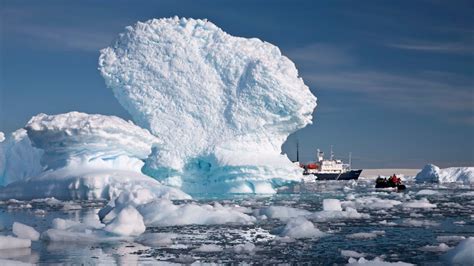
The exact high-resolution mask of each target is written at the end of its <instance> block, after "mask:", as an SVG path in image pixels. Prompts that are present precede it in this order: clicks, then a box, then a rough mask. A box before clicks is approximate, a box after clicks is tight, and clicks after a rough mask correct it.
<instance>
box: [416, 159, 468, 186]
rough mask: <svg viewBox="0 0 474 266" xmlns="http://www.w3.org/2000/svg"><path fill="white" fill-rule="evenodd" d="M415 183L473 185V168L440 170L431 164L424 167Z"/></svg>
mask: <svg viewBox="0 0 474 266" xmlns="http://www.w3.org/2000/svg"><path fill="white" fill-rule="evenodd" d="M415 180H416V182H417V183H423V182H428V183H451V182H460V183H464V184H474V167H450V168H444V169H440V168H439V167H438V166H436V165H433V164H428V165H426V166H425V167H424V168H423V169H422V170H421V171H420V172H419V173H418V174H417V175H416V177H415Z"/></svg>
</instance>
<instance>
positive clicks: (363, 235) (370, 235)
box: [346, 231, 385, 240]
mask: <svg viewBox="0 0 474 266" xmlns="http://www.w3.org/2000/svg"><path fill="white" fill-rule="evenodd" d="M384 234H385V232H384V231H372V232H370V233H364V232H361V233H354V234H349V235H347V236H346V238H348V239H357V240H361V239H374V238H376V237H378V236H381V235H384Z"/></svg>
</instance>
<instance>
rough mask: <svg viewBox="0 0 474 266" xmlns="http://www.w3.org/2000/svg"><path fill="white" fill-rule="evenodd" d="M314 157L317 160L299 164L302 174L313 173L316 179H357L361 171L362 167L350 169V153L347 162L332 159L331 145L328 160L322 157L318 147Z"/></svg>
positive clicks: (322, 154)
mask: <svg viewBox="0 0 474 266" xmlns="http://www.w3.org/2000/svg"><path fill="white" fill-rule="evenodd" d="M298 157H299V156H298ZM298 159H299V158H298ZM316 159H317V161H316V162H313V163H308V164H300V167H301V168H303V175H306V176H307V175H314V176H315V179H316V180H352V179H354V180H357V179H358V178H359V176H360V174H361V173H362V169H357V170H353V169H351V156H350V154H349V164H344V163H343V162H342V161H341V160H336V159H334V153H333V151H332V146H331V157H330V159H329V160H326V159H324V153H323V152H321V151H320V150H319V149H318V150H317V158H316Z"/></svg>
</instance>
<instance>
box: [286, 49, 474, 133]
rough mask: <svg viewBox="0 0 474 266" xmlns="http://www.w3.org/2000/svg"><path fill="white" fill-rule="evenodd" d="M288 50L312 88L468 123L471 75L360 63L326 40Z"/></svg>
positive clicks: (473, 89)
mask: <svg viewBox="0 0 474 266" xmlns="http://www.w3.org/2000/svg"><path fill="white" fill-rule="evenodd" d="M288 54H289V56H290V58H292V59H293V60H295V61H296V62H297V64H298V65H300V64H303V65H304V66H305V67H304V68H303V72H302V73H301V74H302V77H303V79H304V80H305V81H306V82H307V83H308V84H310V85H311V86H313V87H314V88H316V91H317V90H325V91H339V92H348V93H352V94H356V95H360V96H361V98H362V99H364V101H365V102H366V103H367V104H378V105H383V106H389V107H391V108H403V109H405V110H410V111H414V112H418V113H423V114H430V113H435V114H440V113H442V114H445V115H444V117H443V119H448V120H452V121H453V122H459V123H466V124H472V121H473V120H474V119H473V118H474V78H473V77H471V76H466V75H461V74H456V73H451V72H441V71H432V70H429V69H428V70H425V69H420V70H414V69H410V70H408V71H407V72H400V71H398V72H396V71H390V70H387V69H385V70H380V69H377V68H375V67H371V66H370V65H369V66H367V65H364V64H362V63H361V61H362V60H360V58H358V56H357V55H356V53H355V52H353V51H351V50H350V49H347V48H344V47H342V48H338V46H335V45H333V46H331V45H329V44H324V45H320V44H313V45H310V46H307V47H306V48H304V47H303V48H299V49H296V50H295V51H289V52H288ZM320 59H322V60H320ZM332 59H333V60H332ZM318 60H320V61H318ZM452 117H456V118H455V119H451V118H452ZM454 120H456V121H454Z"/></svg>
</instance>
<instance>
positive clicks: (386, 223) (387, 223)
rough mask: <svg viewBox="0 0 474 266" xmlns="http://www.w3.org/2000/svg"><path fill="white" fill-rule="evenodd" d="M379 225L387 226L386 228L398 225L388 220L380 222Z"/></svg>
mask: <svg viewBox="0 0 474 266" xmlns="http://www.w3.org/2000/svg"><path fill="white" fill-rule="evenodd" d="M379 224H382V225H385V226H395V225H397V223H395V222H387V220H382V221H380V222H379Z"/></svg>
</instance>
